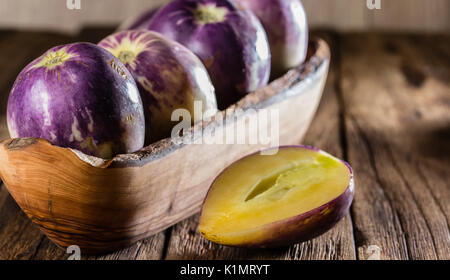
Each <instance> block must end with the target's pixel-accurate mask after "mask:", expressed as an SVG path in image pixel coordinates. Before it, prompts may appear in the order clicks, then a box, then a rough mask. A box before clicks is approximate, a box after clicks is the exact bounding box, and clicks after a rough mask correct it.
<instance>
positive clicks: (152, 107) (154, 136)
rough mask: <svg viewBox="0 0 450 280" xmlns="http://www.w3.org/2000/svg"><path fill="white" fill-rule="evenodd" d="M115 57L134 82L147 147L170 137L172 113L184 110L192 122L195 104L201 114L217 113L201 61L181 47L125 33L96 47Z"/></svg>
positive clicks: (141, 33)
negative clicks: (145, 131)
mask: <svg viewBox="0 0 450 280" xmlns="http://www.w3.org/2000/svg"><path fill="white" fill-rule="evenodd" d="M99 45H100V46H102V47H103V48H105V49H107V50H108V51H110V52H111V53H112V54H113V55H115V56H116V57H118V58H119V59H120V60H121V61H122V63H123V64H124V65H125V66H126V67H127V68H128V70H129V71H130V72H131V74H132V75H133V78H134V79H135V81H136V83H137V85H138V88H139V92H140V94H141V98H142V101H143V104H144V114H145V116H146V126H147V128H150V129H148V130H147V133H146V144H149V143H151V142H154V141H156V140H159V139H162V138H166V137H169V136H170V135H171V131H172V128H173V126H174V125H175V124H176V122H172V121H171V116H172V112H173V111H174V110H175V109H179V108H183V109H187V110H188V111H189V112H190V114H191V120H192V122H193V123H194V122H197V121H200V120H201V117H202V116H201V115H199V114H194V102H195V101H200V102H201V104H202V113H204V114H206V116H205V117H210V116H211V115H213V114H215V113H216V112H217V102H216V96H215V93H214V87H213V85H212V84H211V81H210V78H209V75H208V72H207V71H206V69H205V67H204V66H203V64H202V62H201V61H200V59H198V57H197V56H195V55H194V54H193V53H192V52H191V51H190V50H188V49H187V48H186V47H184V46H183V45H181V44H179V43H177V42H175V41H172V40H169V39H167V38H164V37H163V36H161V34H158V33H156V32H152V31H147V30H128V31H122V32H119V33H115V34H112V35H110V36H108V37H107V38H105V39H104V40H102V41H101V42H100V43H99Z"/></svg>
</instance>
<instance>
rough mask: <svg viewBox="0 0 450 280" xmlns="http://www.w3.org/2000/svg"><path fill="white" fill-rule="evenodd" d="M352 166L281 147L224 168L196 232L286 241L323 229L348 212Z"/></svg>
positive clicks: (254, 243) (270, 243) (244, 241)
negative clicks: (272, 152) (270, 153)
mask: <svg viewBox="0 0 450 280" xmlns="http://www.w3.org/2000/svg"><path fill="white" fill-rule="evenodd" d="M353 188H354V187H353V175H352V170H351V168H350V167H349V166H348V164H346V163H345V162H343V161H341V160H339V159H337V158H335V157H333V156H331V155H329V154H327V153H325V152H323V151H320V150H318V149H315V148H311V147H304V146H287V147H281V148H280V149H279V150H278V152H277V153H276V154H275V155H261V154H259V153H256V154H252V155H250V156H247V157H244V158H242V159H240V160H238V161H237V162H235V163H233V164H232V165H230V166H229V167H228V168H227V169H225V170H224V171H223V172H222V173H221V174H220V175H219V176H218V177H217V178H216V180H215V181H214V183H213V184H212V186H211V188H210V190H209V193H208V195H207V197H206V199H205V201H204V204H203V208H202V214H201V218H200V224H199V231H200V233H201V234H202V235H203V236H204V237H205V238H207V239H209V240H211V241H213V242H216V243H219V244H224V245H231V246H243V247H274V246H285V245H290V244H293V243H297V242H300V241H304V240H308V239H310V238H313V237H315V236H317V235H319V234H322V233H324V232H325V231H327V230H328V229H330V228H331V227H332V226H333V225H334V224H335V223H337V222H338V221H339V220H340V219H341V218H342V217H343V216H344V215H345V213H346V212H347V211H348V208H349V206H350V204H351V201H352V198H353Z"/></svg>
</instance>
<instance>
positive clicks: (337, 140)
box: [167, 34, 355, 259]
mask: <svg viewBox="0 0 450 280" xmlns="http://www.w3.org/2000/svg"><path fill="white" fill-rule="evenodd" d="M316 35H319V36H320V37H323V38H325V39H326V40H327V41H328V43H329V44H330V45H331V50H336V49H337V45H336V37H333V36H328V35H327V34H316ZM331 65H332V66H331V69H330V74H329V77H328V81H327V84H326V87H325V91H324V96H323V99H322V102H321V105H320V107H319V109H318V112H317V115H316V117H315V120H314V121H313V123H312V125H311V127H310V129H309V130H308V133H307V136H306V138H305V140H304V142H303V143H304V144H308V145H313V146H317V147H320V148H322V149H324V150H327V151H329V152H330V153H332V154H334V155H337V156H339V157H343V149H342V144H341V134H340V127H341V126H340V117H339V115H340V110H339V105H338V100H337V94H336V86H337V79H338V77H339V74H338V73H337V71H336V70H337V69H338V65H339V56H338V55H337V53H335V54H332V63H331ZM198 219H199V216H198V215H195V216H194V217H192V218H190V219H188V220H186V221H183V222H181V223H179V224H177V225H175V226H174V227H173V229H172V232H171V235H170V241H169V246H168V251H167V259H354V258H355V250H354V241H353V233H352V223H351V218H350V215H347V216H346V217H345V218H344V219H343V220H342V221H341V222H340V223H339V224H338V225H337V226H336V227H334V228H333V229H332V230H330V231H329V232H327V233H326V234H324V235H322V236H320V237H318V238H315V239H313V240H311V241H308V242H304V243H302V244H297V245H295V246H291V247H289V248H281V249H270V250H269V249H266V250H255V249H252V250H248V249H236V248H230V247H224V246H220V245H216V244H212V243H211V242H209V241H207V240H205V239H203V238H202V237H201V236H200V234H199V233H198V231H197V225H198Z"/></svg>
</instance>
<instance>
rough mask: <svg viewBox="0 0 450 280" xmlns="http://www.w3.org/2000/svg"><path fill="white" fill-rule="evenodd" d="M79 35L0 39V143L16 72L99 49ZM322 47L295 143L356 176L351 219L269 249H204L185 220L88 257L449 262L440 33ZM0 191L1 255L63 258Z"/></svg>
mask: <svg viewBox="0 0 450 280" xmlns="http://www.w3.org/2000/svg"><path fill="white" fill-rule="evenodd" d="M112 31H113V29H107V28H105V29H86V30H84V31H83V32H81V34H80V35H79V36H76V37H69V36H63V35H57V34H51V33H36V32H14V31H0V65H1V67H0V139H4V138H7V137H8V132H7V129H6V121H5V110H6V102H7V96H8V93H9V90H10V89H11V86H12V83H13V82H14V80H15V78H16V76H17V74H18V73H19V71H20V70H21V69H22V68H23V67H24V66H25V65H26V64H27V63H29V62H30V61H31V60H32V59H34V58H35V57H37V56H39V55H40V54H42V53H43V52H44V51H45V50H47V49H48V48H50V47H52V46H54V45H58V44H65V43H68V42H73V41H90V42H98V41H99V40H100V39H102V38H103V37H105V36H106V35H108V34H109V33H111V32H112ZM313 35H315V36H320V37H322V38H324V39H326V40H327V41H328V43H329V44H330V47H331V49H332V63H331V69H330V73H329V77H328V81H327V84H326V88H325V91H324V96H323V100H322V102H321V105H320V108H319V110H318V113H317V115H316V117H315V119H314V122H313V124H312V125H311V127H310V129H309V131H308V134H307V136H306V139H305V140H304V141H303V143H304V144H309V145H313V146H317V147H319V148H322V149H324V150H326V151H328V152H330V153H332V154H334V155H336V156H338V157H341V158H343V159H345V160H347V161H348V162H349V163H350V164H351V165H352V167H353V169H354V171H355V174H356V175H355V176H356V178H355V181H356V193H355V199H354V202H353V205H352V207H351V211H350V213H349V214H348V215H347V216H345V218H344V219H343V220H342V221H341V222H339V224H338V225H337V226H336V227H334V228H333V229H332V230H330V231H329V232H327V233H326V234H323V235H322V236H320V237H317V238H315V239H313V240H311V241H308V242H304V243H301V244H297V245H294V246H291V247H288V248H280V249H270V250H248V249H235V248H228V247H223V246H219V245H215V244H212V243H210V242H208V241H207V240H205V239H203V238H202V237H201V236H200V235H199V234H198V232H197V230H196V228H197V221H198V216H197V215H195V216H193V217H192V218H190V219H187V220H185V221H183V222H180V223H179V224H177V225H175V226H173V227H171V228H169V229H167V230H166V231H164V232H161V233H159V234H157V235H155V236H153V237H150V238H147V239H145V240H142V241H140V242H138V243H136V244H135V245H133V246H132V247H129V248H127V249H124V250H122V251H118V252H115V253H112V254H109V255H105V256H97V257H86V256H83V258H90V259H302V260H305V259H450V234H449V226H448V225H449V218H450V187H449V181H450V36H448V35H447V36H442V35H441V36H438V35H423V36H422V35H401V34H373V33H371V34H365V33H357V34H343V35H342V34H336V33H332V32H314V34H313ZM67 257H68V255H67V254H66V253H65V250H63V249H60V248H58V247H56V246H55V245H54V244H53V243H51V241H49V239H47V238H46V237H45V236H44V235H43V234H42V233H41V232H40V231H39V230H38V229H37V228H36V227H35V226H34V225H33V224H32V223H31V222H30V220H29V219H28V218H27V217H26V216H25V214H24V213H23V212H22V211H21V210H20V208H19V207H18V206H17V205H16V203H15V202H14V200H13V199H12V198H11V196H10V195H9V194H8V191H7V189H6V188H5V186H4V185H1V184H0V259H66V258H67Z"/></svg>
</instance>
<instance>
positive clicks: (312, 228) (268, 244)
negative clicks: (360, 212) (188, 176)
mask: <svg viewBox="0 0 450 280" xmlns="http://www.w3.org/2000/svg"><path fill="white" fill-rule="evenodd" d="M285 148H299V149H308V150H312V151H316V152H323V151H322V150H320V149H318V148H315V147H311V146H305V145H289V146H280V147H278V149H285ZM270 149H273V148H269V149H266V150H265V151H268V150H270ZM261 152H262V151H258V152H255V153H252V154H249V155H247V156H245V157H243V158H241V159H239V160H237V161H236V162H238V161H240V160H242V159H244V158H247V157H249V156H252V155H255V154H258V153H261ZM236 162H235V163H236ZM341 162H342V163H343V164H345V166H347V168H348V169H349V172H350V182H349V184H348V186H347V188H346V189H345V191H344V192H343V193H342V194H341V195H339V196H338V197H336V198H335V199H333V200H331V201H330V202H328V203H325V204H323V205H321V206H319V207H317V208H314V209H312V210H310V211H308V212H305V213H302V214H300V215H297V216H293V217H290V218H287V219H283V220H280V221H276V222H273V223H270V224H266V225H262V226H260V227H257V228H254V229H252V230H250V231H248V232H246V234H247V236H248V238H246V241H245V242H242V243H239V244H224V243H223V242H220V244H222V245H227V246H231V247H246V248H275V247H285V246H289V245H292V244H295V243H300V242H304V241H307V240H310V239H312V238H314V237H317V236H319V235H321V234H323V233H325V232H327V231H328V230H330V229H331V228H332V227H333V226H334V225H335V224H336V223H337V222H339V221H340V220H341V219H342V218H343V217H344V216H345V215H346V213H347V212H348V210H349V208H350V205H351V204H352V201H353V196H354V192H355V185H354V179H353V169H352V168H351V166H350V165H349V164H348V163H347V162H345V161H343V160H341ZM230 166H231V165H230ZM226 170H227V168H226V169H224V170H223V171H222V172H221V173H220V174H219V175H218V176H217V177H216V179H215V180H214V181H213V182H212V184H211V186H213V185H214V183H215V181H216V180H217V179H218V178H219V177H220V175H221V174H222V173H224V172H225V171H226ZM210 190H211V188H210V189H209V191H208V193H207V194H206V197H205V199H204V201H203V205H204V204H205V201H206V200H207V198H208V194H209V192H210ZM202 213H203V206H202V210H201V212H200V221H201V219H202ZM199 224H201V222H200V223H199ZM199 232H200V234H201V235H202V236H203V237H205V238H206V239H208V240H210V241H212V242H215V240H214V237H213V236H207V235H206V234H205V233H204V232H202V230H201V228H200V226H199Z"/></svg>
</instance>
